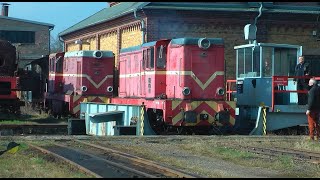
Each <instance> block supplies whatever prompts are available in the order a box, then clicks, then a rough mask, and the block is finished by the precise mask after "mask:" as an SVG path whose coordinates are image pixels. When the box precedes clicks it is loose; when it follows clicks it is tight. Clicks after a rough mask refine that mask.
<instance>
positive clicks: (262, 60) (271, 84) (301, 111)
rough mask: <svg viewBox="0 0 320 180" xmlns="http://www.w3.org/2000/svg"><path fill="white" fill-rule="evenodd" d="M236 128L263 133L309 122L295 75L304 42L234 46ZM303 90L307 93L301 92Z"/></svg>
mask: <svg viewBox="0 0 320 180" xmlns="http://www.w3.org/2000/svg"><path fill="white" fill-rule="evenodd" d="M234 49H235V50H236V53H237V58H236V88H237V93H236V99H235V100H236V101H237V102H236V106H237V108H236V125H235V127H236V128H239V129H241V130H242V131H247V132H246V133H249V134H255V135H261V134H266V133H267V132H268V131H273V132H278V131H277V130H279V132H280V131H283V130H284V129H289V128H292V127H300V126H301V127H303V126H304V124H306V123H307V120H306V117H305V111H306V106H305V105H298V93H297V92H298V91H297V87H296V84H295V83H294V79H299V78H306V77H299V76H294V75H295V74H294V73H295V72H294V71H295V66H296V64H297V63H298V58H299V56H301V55H302V46H299V45H289V44H272V43H252V44H247V45H241V46H235V47H234ZM299 93H301V92H299ZM302 93H307V91H306V92H302Z"/></svg>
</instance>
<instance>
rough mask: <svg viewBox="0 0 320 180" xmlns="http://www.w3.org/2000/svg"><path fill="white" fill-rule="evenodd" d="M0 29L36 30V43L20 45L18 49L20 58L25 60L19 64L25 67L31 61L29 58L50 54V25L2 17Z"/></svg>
mask: <svg viewBox="0 0 320 180" xmlns="http://www.w3.org/2000/svg"><path fill="white" fill-rule="evenodd" d="M0 24H1V26H0V30H15V31H35V43H34V44H21V45H18V47H17V51H19V52H20V59H22V61H25V63H24V62H22V63H21V65H20V64H19V67H23V66H24V64H26V63H29V60H32V59H38V58H41V57H42V55H48V54H49V37H50V34H49V27H48V26H43V25H37V24H32V23H27V22H21V21H14V20H9V19H0Z"/></svg>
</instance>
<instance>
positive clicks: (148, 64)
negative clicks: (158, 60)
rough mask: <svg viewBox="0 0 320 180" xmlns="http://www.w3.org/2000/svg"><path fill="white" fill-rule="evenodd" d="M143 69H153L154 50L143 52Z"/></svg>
mask: <svg viewBox="0 0 320 180" xmlns="http://www.w3.org/2000/svg"><path fill="white" fill-rule="evenodd" d="M142 63H143V69H146V68H147V69H153V68H154V48H153V47H151V48H149V49H147V50H143V62H142Z"/></svg>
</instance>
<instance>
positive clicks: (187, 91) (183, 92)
mask: <svg viewBox="0 0 320 180" xmlns="http://www.w3.org/2000/svg"><path fill="white" fill-rule="evenodd" d="M190 93H191V90H190V88H189V87H184V88H183V90H182V94H183V95H185V96H187V95H189V94H190Z"/></svg>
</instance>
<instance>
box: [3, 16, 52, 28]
mask: <svg viewBox="0 0 320 180" xmlns="http://www.w3.org/2000/svg"><path fill="white" fill-rule="evenodd" d="M0 18H2V19H8V20H13V21H21V22H26V23H31V24H38V25H42V26H48V27H49V28H53V27H54V25H53V24H49V23H43V22H37V21H30V20H26V19H19V18H13V17H8V16H0Z"/></svg>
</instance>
